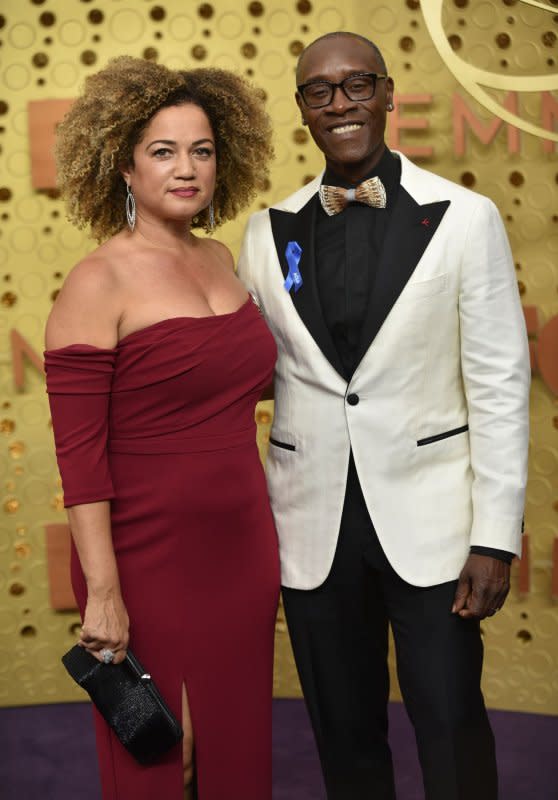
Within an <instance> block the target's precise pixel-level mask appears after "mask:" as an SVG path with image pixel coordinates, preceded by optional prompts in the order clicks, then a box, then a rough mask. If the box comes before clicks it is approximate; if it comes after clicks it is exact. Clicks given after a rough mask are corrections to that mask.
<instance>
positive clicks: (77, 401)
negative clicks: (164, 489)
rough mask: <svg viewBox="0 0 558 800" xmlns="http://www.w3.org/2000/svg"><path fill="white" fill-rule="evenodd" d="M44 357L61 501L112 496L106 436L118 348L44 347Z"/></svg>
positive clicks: (69, 503) (88, 500) (74, 502)
mask: <svg viewBox="0 0 558 800" xmlns="http://www.w3.org/2000/svg"><path fill="white" fill-rule="evenodd" d="M44 357H45V371H46V385H47V392H48V399H49V403H50V412H51V416H52V427H53V430H54V441H55V445H56V458H57V460H58V469H59V471H60V475H61V478H62V486H63V489H64V505H65V506H66V507H68V506H75V505H78V504H80V503H95V502H98V501H100V500H110V499H111V498H113V497H114V496H115V493H114V487H113V484H112V480H111V475H110V469H109V463H108V454H107V440H108V426H109V407H110V392H111V384H112V377H113V373H114V366H115V362H116V350H104V349H101V348H97V347H92V346H90V345H82V344H80V345H70V346H69V347H63V348H60V349H58V350H47V351H46V352H45V354H44Z"/></svg>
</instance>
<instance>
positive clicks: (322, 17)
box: [318, 8, 347, 33]
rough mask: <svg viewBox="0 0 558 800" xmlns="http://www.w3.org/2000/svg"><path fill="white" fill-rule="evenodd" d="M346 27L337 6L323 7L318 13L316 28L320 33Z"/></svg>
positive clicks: (340, 29)
mask: <svg viewBox="0 0 558 800" xmlns="http://www.w3.org/2000/svg"><path fill="white" fill-rule="evenodd" d="M346 27H347V26H346V25H345V17H344V16H343V14H342V13H341V12H340V11H339V10H338V9H337V8H324V10H323V11H320V13H319V14H318V28H319V29H320V30H321V31H322V33H329V32H330V31H342V30H344V29H345V28H346Z"/></svg>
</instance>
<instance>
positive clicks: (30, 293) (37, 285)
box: [19, 272, 47, 299]
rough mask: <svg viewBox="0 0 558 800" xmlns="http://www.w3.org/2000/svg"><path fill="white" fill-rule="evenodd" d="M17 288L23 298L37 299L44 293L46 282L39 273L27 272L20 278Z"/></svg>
mask: <svg viewBox="0 0 558 800" xmlns="http://www.w3.org/2000/svg"><path fill="white" fill-rule="evenodd" d="M19 288H20V290H21V293H22V295H23V296H24V297H27V298H29V299H32V298H37V297H41V296H42V295H43V294H44V293H45V291H46V289H47V282H46V279H45V278H44V276H43V275H41V274H40V273H39V272H28V273H27V274H26V275H24V276H23V277H22V278H21V280H20V282H19Z"/></svg>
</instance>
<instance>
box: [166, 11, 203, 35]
mask: <svg viewBox="0 0 558 800" xmlns="http://www.w3.org/2000/svg"><path fill="white" fill-rule="evenodd" d="M168 29H169V33H170V35H171V36H172V38H173V39H176V41H178V42H184V41H187V40H188V39H191V38H192V36H193V35H194V31H195V30H196V26H195V23H194V20H193V19H192V18H191V17H188V16H186V14H177V15H176V16H175V17H171V19H169V22H168Z"/></svg>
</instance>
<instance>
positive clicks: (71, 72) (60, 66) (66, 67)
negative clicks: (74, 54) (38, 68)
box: [50, 61, 79, 89]
mask: <svg viewBox="0 0 558 800" xmlns="http://www.w3.org/2000/svg"><path fill="white" fill-rule="evenodd" d="M50 77H51V78H52V81H53V83H54V84H55V85H56V86H60V88H62V89H69V88H70V87H71V86H75V85H76V84H77V83H78V82H79V70H78V68H77V66H76V64H72V63H71V62H70V61H59V62H58V63H57V64H55V65H54V66H53V68H52V70H51V72H50Z"/></svg>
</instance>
